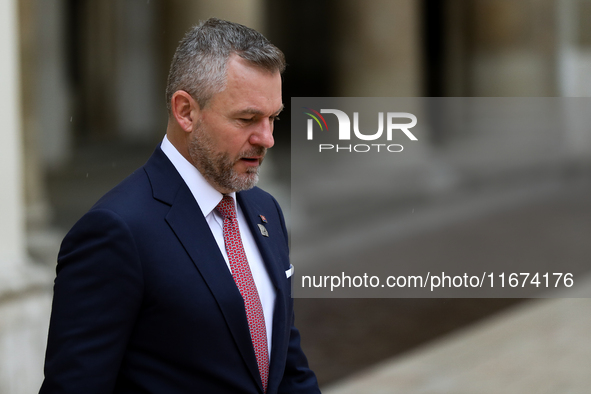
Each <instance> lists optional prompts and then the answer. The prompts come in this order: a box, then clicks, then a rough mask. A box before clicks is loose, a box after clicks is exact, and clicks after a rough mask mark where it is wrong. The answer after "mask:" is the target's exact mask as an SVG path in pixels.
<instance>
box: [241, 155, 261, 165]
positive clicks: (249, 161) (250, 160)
mask: <svg viewBox="0 0 591 394" xmlns="http://www.w3.org/2000/svg"><path fill="white" fill-rule="evenodd" d="M240 161H241V162H243V163H244V164H246V165H247V166H249V167H250V166H259V165H260V164H261V163H262V162H263V158H262V157H241V158H240Z"/></svg>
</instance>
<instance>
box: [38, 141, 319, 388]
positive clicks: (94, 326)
mask: <svg viewBox="0 0 591 394" xmlns="http://www.w3.org/2000/svg"><path fill="white" fill-rule="evenodd" d="M237 200H238V203H239V204H240V206H241V207H242V210H243V212H244V214H245V216H246V218H247V221H248V222H249V226H250V229H251V231H252V233H253V235H254V237H255V239H256V242H257V245H258V247H259V250H260V252H261V255H262V257H263V260H264V262H265V265H266V268H267V270H268V272H269V276H270V277H271V280H272V282H273V284H274V286H275V290H276V294H277V296H276V303H275V311H274V320H273V338H272V347H271V349H272V350H271V360H270V371H269V382H268V390H267V392H268V393H269V394H274V393H319V390H318V384H317V382H316V377H315V376H314V374H313V373H312V372H311V371H310V369H309V368H308V365H307V361H306V358H305V356H304V354H303V352H302V350H301V348H300V338H299V333H298V331H297V329H296V328H295V327H294V325H293V300H292V298H291V294H290V290H291V279H288V278H287V277H286V274H285V271H286V270H288V269H289V267H290V264H289V255H288V253H289V252H288V241H287V231H286V228H285V223H284V220H283V215H282V213H281V209H280V208H279V205H278V204H277V202H276V201H275V199H274V198H273V197H272V196H270V195H269V194H267V193H265V192H263V191H262V190H260V189H258V188H254V189H252V190H249V191H244V192H240V193H238V194H237ZM261 214H262V215H264V216H265V218H266V220H267V223H266V224H264V225H265V226H266V228H267V230H268V234H269V236H268V237H263V236H262V235H261V233H260V231H259V229H258V227H257V224H258V223H261V224H262V221H261V219H260V217H259V215H261ZM262 390H263V389H262V384H261V380H260V376H259V372H258V369H257V364H256V358H255V354H254V350H253V347H252V342H251V339H250V334H249V330H248V323H247V320H246V314H245V310H244V304H243V302H242V298H241V296H240V293H239V291H238V289H237V287H236V285H235V283H234V281H233V279H232V275H231V273H230V272H229V270H228V268H227V265H226V264H225V261H224V259H223V257H222V254H221V253H220V251H219V248H218V246H217V244H216V242H215V240H214V238H213V235H212V234H211V231H210V229H209V226H208V225H207V223H206V221H205V218H204V217H203V215H202V213H201V210H200V209H199V207H198V205H197V203H196V201H195V199H194V197H193V195H192V194H191V192H190V190H189V188H188V187H187V186H186V184H185V183H184V181H183V180H182V178H181V177H180V175H179V174H178V172H177V171H176V169H175V168H174V166H173V165H172V163H171V162H170V161H169V160H168V158H167V157H166V155H164V153H163V152H162V150H161V149H160V148H157V149H156V151H155V152H154V154H153V155H152V157H151V158H150V159H149V161H148V162H147V163H146V164H145V165H144V166H143V167H142V168H140V169H138V170H137V171H135V172H134V173H133V174H132V175H131V176H129V177H128V178H127V179H126V180H124V181H123V182H122V183H121V184H119V185H118V186H116V187H115V188H114V189H113V190H111V191H110V192H109V193H107V194H106V195H105V196H104V197H103V198H101V199H100V200H99V201H98V202H97V203H96V204H95V205H94V206H93V208H92V209H91V210H90V211H89V212H88V213H87V214H86V215H85V216H83V217H82V219H80V220H79V221H78V223H77V224H76V225H75V226H74V227H73V228H72V229H71V230H70V232H69V233H68V235H67V236H66V237H65V239H64V241H63V243H62V246H61V250H60V253H59V256H58V265H57V277H56V280H55V285H54V299H53V309H52V315H51V323H50V329H49V339H48V346H47V354H46V363H45V381H44V382H43V386H42V387H41V391H40V393H42V394H47V393H72V394H81V393H84V394H92V393H97V394H98V393H101V394H105V393H162V394H176V393H183V394H186V393H206V394H217V393H220V394H222V393H228V394H229V393H232V394H236V393H262Z"/></svg>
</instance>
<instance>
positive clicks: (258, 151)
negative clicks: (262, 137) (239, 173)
mask: <svg viewBox="0 0 591 394" xmlns="http://www.w3.org/2000/svg"><path fill="white" fill-rule="evenodd" d="M266 154H267V148H265V147H263V146H253V147H252V148H251V149H248V150H245V151H243V152H240V154H239V155H238V159H237V160H240V159H243V158H245V157H253V156H261V159H260V161H261V163H262V162H263V159H264V158H265V155H266Z"/></svg>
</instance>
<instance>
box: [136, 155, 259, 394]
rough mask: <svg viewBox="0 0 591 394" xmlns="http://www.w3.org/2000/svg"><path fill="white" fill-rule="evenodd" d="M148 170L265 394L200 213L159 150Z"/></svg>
mask: <svg viewBox="0 0 591 394" xmlns="http://www.w3.org/2000/svg"><path fill="white" fill-rule="evenodd" d="M145 170H146V173H147V174H148V176H149V178H150V181H151V183H152V190H153V193H154V198H156V199H157V200H160V201H162V202H164V203H166V204H168V205H170V206H171V207H170V210H169V212H168V214H167V215H166V217H165V220H166V222H167V223H168V225H169V226H170V227H171V229H172V230H173V231H174V233H175V234H176V236H177V237H178V239H179V241H180V243H181V244H182V246H183V247H184V249H185V250H186V251H187V253H188V254H189V256H190V257H191V259H192V261H193V263H194V264H195V267H196V268H197V270H198V271H199V273H200V274H201V276H202V277H203V280H204V281H205V283H206V284H207V286H208V288H209V289H210V291H211V293H212V294H213V296H214V298H215V299H216V302H217V304H218V306H219V308H220V310H221V312H222V314H223V316H224V319H225V320H226V323H227V324H228V327H229V329H230V332H231V333H232V336H233V338H234V341H235V343H236V346H237V347H238V349H239V350H240V353H241V355H242V358H243V359H244V361H245V363H246V365H247V366H248V369H249V371H250V373H251V374H252V376H253V378H254V379H255V381H256V382H257V383H258V385H259V387H260V389H261V391H262V384H261V379H260V374H259V371H258V366H257V362H256V356H255V354H254V350H253V347H252V341H251V338H250V331H249V328H248V321H247V319H246V312H245V309H244V303H243V300H242V297H241V295H240V292H239V291H238V288H237V287H236V284H235V283H234V279H233V278H232V274H231V273H230V271H229V270H228V268H227V266H226V262H225V261H224V258H223V256H222V254H221V253H220V251H219V248H218V246H217V243H216V241H215V238H214V237H213V235H212V233H211V230H210V229H209V225H208V224H207V222H206V220H205V218H204V217H203V214H202V213H201V209H200V208H199V206H198V205H197V202H196V201H195V198H194V197H193V195H192V194H191V191H190V190H189V188H188V187H187V186H186V185H185V183H184V181H183V179H182V178H181V176H180V175H179V174H178V172H177V171H176V169H175V168H174V166H173V165H172V163H171V162H170V161H169V160H168V158H167V157H166V156H165V155H164V153H163V152H162V151H161V150H160V148H157V149H156V152H155V153H154V155H153V156H152V158H151V159H150V161H148V163H146V166H145Z"/></svg>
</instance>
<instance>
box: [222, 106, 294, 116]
mask: <svg viewBox="0 0 591 394" xmlns="http://www.w3.org/2000/svg"><path fill="white" fill-rule="evenodd" d="M284 108H285V106H284V105H283V104H281V107H280V108H279V109H278V110H277V111H275V112H273V115H278V114H279V113H281V111H283V109H284ZM246 114H248V115H264V114H263V112H261V111H260V110H258V109H256V108H246V109H243V110H240V111H236V112H235V113H234V116H237V115H246Z"/></svg>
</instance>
